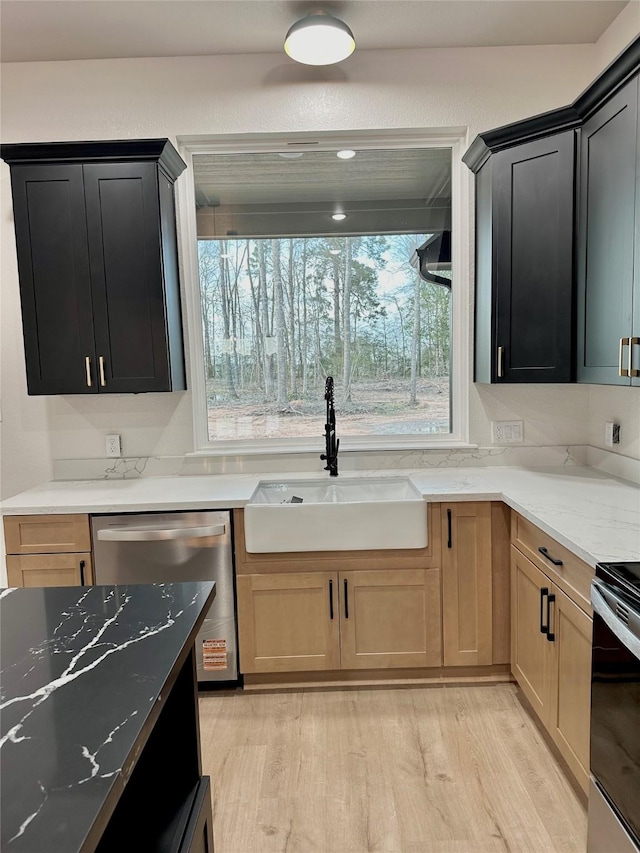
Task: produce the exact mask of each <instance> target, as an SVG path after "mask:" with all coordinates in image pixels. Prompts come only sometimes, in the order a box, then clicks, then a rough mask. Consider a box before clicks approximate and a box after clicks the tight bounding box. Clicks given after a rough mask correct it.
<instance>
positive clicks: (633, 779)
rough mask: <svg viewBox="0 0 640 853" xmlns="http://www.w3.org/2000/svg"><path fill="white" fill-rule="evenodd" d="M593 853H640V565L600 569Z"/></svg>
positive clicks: (594, 592)
mask: <svg viewBox="0 0 640 853" xmlns="http://www.w3.org/2000/svg"><path fill="white" fill-rule="evenodd" d="M591 603H592V605H593V656H592V664H593V671H592V683H591V788H590V793H589V834H588V843H587V850H588V853H638V851H640V563H608V564H601V565H599V566H597V568H596V577H595V579H594V581H593V583H592V586H591Z"/></svg>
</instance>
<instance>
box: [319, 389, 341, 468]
mask: <svg viewBox="0 0 640 853" xmlns="http://www.w3.org/2000/svg"><path fill="white" fill-rule="evenodd" d="M324 399H325V400H326V401H327V422H326V423H325V425H324V436H325V441H326V453H323V454H322V455H321V456H320V459H322V461H323V462H324V461H325V460H326V463H327V464H326V465H325V466H324V470H325V471H328V472H329V476H331V477H337V476H338V448H339V447H340V439H339V438H336V410H335V409H334V407H333V376H327V381H326V382H325V385H324Z"/></svg>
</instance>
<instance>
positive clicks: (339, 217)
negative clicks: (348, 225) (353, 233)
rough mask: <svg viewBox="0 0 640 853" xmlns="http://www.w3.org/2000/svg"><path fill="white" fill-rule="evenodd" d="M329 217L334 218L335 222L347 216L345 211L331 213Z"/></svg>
mask: <svg viewBox="0 0 640 853" xmlns="http://www.w3.org/2000/svg"><path fill="white" fill-rule="evenodd" d="M331 218H332V219H335V221H336V222H342V220H343V219H346V218H347V214H346V213H332V214H331Z"/></svg>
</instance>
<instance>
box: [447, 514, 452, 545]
mask: <svg viewBox="0 0 640 853" xmlns="http://www.w3.org/2000/svg"><path fill="white" fill-rule="evenodd" d="M447 548H453V542H452V539H451V510H450V509H448V510H447Z"/></svg>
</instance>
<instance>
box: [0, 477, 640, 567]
mask: <svg viewBox="0 0 640 853" xmlns="http://www.w3.org/2000/svg"><path fill="white" fill-rule="evenodd" d="M407 475H408V476H410V478H411V480H412V482H413V483H414V484H415V486H416V488H417V489H418V490H419V491H420V492H421V493H422V495H423V497H424V498H425V500H426V501H429V502H436V501H470V500H474V501H482V500H489V501H499V500H502V501H504V502H505V503H506V504H507V505H508V506H510V507H512V508H513V509H515V510H516V511H517V512H519V513H520V514H521V515H523V516H524V517H525V518H527V519H528V520H529V521H531V522H533V524H536V525H537V526H538V527H540V528H541V529H542V530H544V531H545V532H546V533H548V534H549V535H550V536H552V537H553V538H554V539H556V540H557V541H558V542H560V543H561V544H562V545H564V546H565V547H567V548H568V549H569V550H570V551H572V552H573V553H574V554H575V555H576V556H577V557H580V559H582V560H584V561H585V562H586V563H588V564H589V565H591V566H595V564H596V563H598V562H601V561H604V562H612V561H615V560H626V561H629V560H638V561H640V488H639V487H638V486H635V485H634V484H632V483H629V482H627V481H624V480H618V479H615V478H612V477H608V476H606V475H604V474H601V473H599V472H598V471H596V470H595V469H593V468H586V467H582V466H577V465H565V466H558V467H555V468H535V469H533V468H529V469H525V468H516V467H513V468H510V467H496V468H436V469H434V468H429V469H426V468H421V469H399V470H385V471H374V470H371V471H358V472H348V473H346V474H344V475H341V479H351V478H354V477H393V476H407ZM282 479H286V480H309V479H318V480H326V479H328V475H327V474H325V473H324V472H322V471H320V472H311V473H309V472H306V473H286V474H282V473H278V472H274V473H272V474H222V475H212V476H207V475H201V476H194V477H146V478H145V477H141V478H139V479H129V480H126V479H125V480H104V479H103V480H73V481H53V482H50V483H45V484H44V485H42V486H38V487H36V488H34V489H31V490H29V491H27V492H22V493H21V494H19V495H16V496H15V497H12V498H9V499H8V500H6V501H4V502H3V504H2V514H3V515H39V514H48V513H93V514H96V513H124V512H147V511H162V510H164V511H171V510H187V509H232V508H234V507H243V506H245V504H246V503H247V502H248V501H249V499H250V498H251V495H252V494H253V492H254V490H255V488H256V486H257V484H258V483H259V482H260V481H269V480H282Z"/></svg>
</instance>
